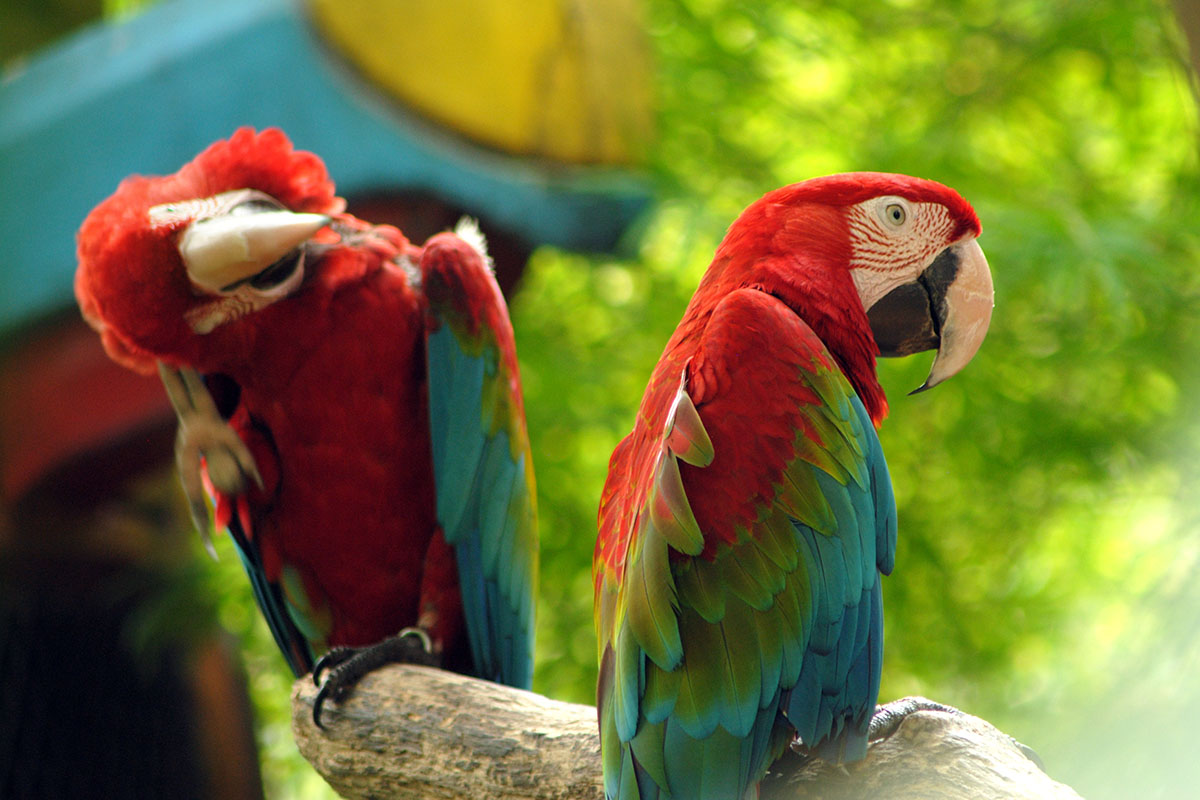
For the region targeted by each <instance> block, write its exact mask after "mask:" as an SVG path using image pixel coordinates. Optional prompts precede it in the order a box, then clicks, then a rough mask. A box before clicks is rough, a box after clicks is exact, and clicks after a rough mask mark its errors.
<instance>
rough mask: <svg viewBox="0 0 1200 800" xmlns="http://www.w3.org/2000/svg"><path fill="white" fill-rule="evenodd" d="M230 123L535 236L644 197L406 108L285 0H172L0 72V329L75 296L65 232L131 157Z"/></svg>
mask: <svg viewBox="0 0 1200 800" xmlns="http://www.w3.org/2000/svg"><path fill="white" fill-rule="evenodd" d="M241 125H252V126H254V127H257V128H264V127H268V126H272V125H274V126H278V127H280V128H282V129H283V130H284V131H286V132H287V134H288V136H289V137H290V138H291V139H292V141H293V142H294V143H295V144H296V146H297V147H298V148H301V149H305V150H311V151H313V152H315V153H317V154H319V155H320V156H321V157H322V158H323V159H324V161H325V163H326V164H327V166H328V167H329V172H330V174H331V175H332V176H333V178H334V180H335V181H336V183H337V188H338V193H339V194H341V195H343V196H345V195H354V194H358V193H362V192H368V191H373V190H389V189H403V190H425V191H430V192H433V193H435V194H437V195H439V196H441V197H443V198H444V199H446V200H447V201H448V202H449V203H452V204H453V205H456V206H459V207H461V208H463V209H464V210H466V211H468V212H470V213H475V214H478V215H481V216H485V217H487V218H488V219H490V220H491V222H492V223H493V224H495V225H498V226H501V227H504V228H507V229H508V230H510V231H512V232H513V233H515V234H517V235H519V236H521V237H522V238H524V239H525V240H527V241H528V242H530V243H532V244H542V243H546V244H553V245H557V246H560V247H564V248H569V249H578V250H591V251H609V250H611V249H613V248H614V247H615V246H616V245H617V242H618V240H619V238H620V237H621V234H622V233H623V232H624V230H625V229H626V228H627V227H628V225H629V224H630V223H631V222H632V221H633V219H634V218H635V217H636V216H637V215H638V214H639V213H640V212H641V211H642V210H643V209H644V208H645V207H646V206H647V205H648V203H649V200H650V198H649V194H648V190H647V185H646V183H645V182H644V181H643V180H641V179H640V178H638V177H637V176H636V175H634V174H632V173H629V172H624V171H620V170H616V169H606V168H599V167H571V166H565V165H556V164H552V163H549V162H539V161H534V160H529V159H521V158H516V157H509V156H505V155H503V154H500V153H497V152H493V151H488V150H485V149H482V148H480V147H478V146H475V145H471V144H469V143H467V142H465V141H463V140H461V139H459V138H457V137H455V136H454V135H453V134H450V133H448V132H446V131H445V130H443V129H439V128H435V127H433V126H432V125H429V124H428V123H426V122H424V121H423V120H420V119H418V118H416V117H415V116H412V115H410V114H406V113H405V112H404V111H403V110H402V109H399V108H397V107H396V105H395V104H394V103H392V102H391V101H389V100H386V99H384V97H383V96H382V95H381V94H379V93H378V92H376V91H375V90H373V89H372V88H371V87H369V86H368V85H366V84H365V83H364V82H363V81H362V80H361V79H359V78H358V77H357V76H356V75H354V74H352V73H351V72H350V71H349V70H348V69H346V68H345V67H344V66H343V65H342V64H340V63H339V62H337V61H335V60H334V59H333V58H332V57H331V56H330V55H329V54H328V53H327V52H325V50H324V49H323V48H322V46H321V44H320V42H319V41H318V40H317V39H316V37H315V35H314V33H313V32H312V30H311V29H310V28H309V26H308V25H307V23H306V21H305V18H304V13H303V10H302V8H301V6H300V4H299V2H298V0H256V2H246V0H172V1H170V2H164V3H161V4H159V5H157V6H155V7H153V8H151V9H149V10H148V11H146V12H144V13H142V14H140V15H138V16H136V17H133V18H132V19H129V20H128V21H125V22H119V23H108V24H104V25H98V26H95V27H93V28H90V29H88V30H85V31H84V32H82V33H81V34H79V35H77V36H74V37H72V38H70V39H68V40H65V41H64V42H63V43H61V44H60V45H57V46H55V47H53V48H51V49H49V50H47V51H45V52H44V53H42V54H40V55H39V56H38V57H36V58H34V59H32V60H30V61H29V62H28V63H26V64H24V65H23V66H21V67H19V68H17V69H10V70H9V72H8V73H7V74H5V76H4V77H3V79H0V221H2V222H3V225H4V239H5V244H6V246H5V247H4V260H3V261H2V262H0V330H6V329H9V328H11V327H12V326H13V325H16V324H19V323H21V322H23V321H25V320H28V319H30V318H32V317H34V316H36V315H39V314H42V313H45V312H48V311H52V310H55V309H59V308H62V307H65V306H67V305H69V304H70V303H72V302H73V297H72V294H71V283H72V279H73V275H74V271H75V231H76V230H77V229H78V227H79V224H80V223H81V222H82V221H83V218H84V216H85V215H86V214H87V212H88V211H89V210H90V209H91V208H92V207H93V206H94V205H95V204H96V203H98V202H99V201H101V200H103V199H104V198H105V197H107V196H108V195H109V194H111V193H112V192H113V190H114V189H115V188H116V186H117V184H118V183H119V182H120V180H121V179H122V178H123V177H125V176H126V175H129V174H132V173H143V174H164V173H170V172H174V171H175V170H176V169H178V168H179V167H180V166H181V165H182V164H184V163H185V162H187V161H188V160H190V159H191V158H192V157H193V156H194V155H195V154H196V153H198V152H199V151H200V150H202V149H203V148H204V147H206V146H207V145H208V144H209V143H211V142H212V141H214V140H216V139H220V138H225V137H228V136H229V135H230V134H231V133H232V132H233V131H234V129H236V128H237V127H239V126H241Z"/></svg>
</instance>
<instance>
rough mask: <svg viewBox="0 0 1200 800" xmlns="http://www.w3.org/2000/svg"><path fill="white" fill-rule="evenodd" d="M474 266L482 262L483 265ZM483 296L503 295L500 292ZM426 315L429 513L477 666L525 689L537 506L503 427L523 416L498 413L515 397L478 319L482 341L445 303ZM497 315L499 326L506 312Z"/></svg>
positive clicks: (513, 405) (512, 405)
mask: <svg viewBox="0 0 1200 800" xmlns="http://www.w3.org/2000/svg"><path fill="white" fill-rule="evenodd" d="M457 266H458V267H459V268H461V269H464V270H466V269H469V268H471V267H470V265H463V264H459V265H457ZM475 268H477V269H479V270H481V271H482V270H483V269H484V268H483V265H482V263H478V264H477V265H476V267H475ZM477 277H479V278H484V277H485V276H484V275H482V274H480V275H478V276H477ZM435 278H436V276H435V277H434V278H431V280H433V279H435ZM456 280H457V279H456ZM486 280H489V281H490V280H491V278H490V276H486ZM452 285H461V282H458V283H454V284H452ZM493 288H494V287H493ZM491 296H492V297H494V299H493V300H491V302H496V303H501V302H502V301H501V300H500V296H499V292H498V291H496V292H494V293H493V295H491ZM430 313H431V314H432V315H433V316H434V317H435V319H438V320H440V324H435V325H434V326H432V327H433V330H431V331H430V332H429V333H428V334H427V336H426V361H427V372H428V386H429V423H430V437H431V446H432V453H433V469H434V482H435V486H436V493H437V519H438V522H439V523H440V525H441V527H442V532H443V535H444V536H445V538H446V542H447V543H448V544H450V546H451V547H453V548H454V553H455V558H456V560H457V566H458V573H459V586H460V590H461V594H462V600H463V615H464V617H465V620H466V628H467V638H468V640H469V642H470V648H471V654H472V659H473V661H474V664H475V672H476V674H477V675H479V676H480V677H484V678H488V679H490V680H497V681H499V682H502V683H506V684H509V685H512V686H517V687H520V688H529V685H530V682H531V679H532V676H533V625H534V619H533V617H534V613H533V586H534V582H535V581H536V578H537V566H536V561H537V552H536V534H535V533H534V530H533V528H534V525H535V524H536V523H535V521H534V520H535V513H536V512H535V511H534V499H533V497H532V493H533V486H532V479H531V472H530V471H529V470H528V469H527V466H528V465H527V461H526V460H527V458H528V452H527V448H526V449H524V450H522V449H521V448H517V447H514V443H513V439H512V438H510V433H509V430H510V428H509V427H508V426H509V425H511V424H516V425H519V426H520V430H521V436H522V437H523V436H524V434H523V430H524V421H523V420H522V419H515V420H510V419H507V418H504V417H503V415H505V414H516V413H517V411H516V409H519V407H520V406H519V399H518V398H516V397H514V396H513V395H512V394H511V392H512V389H511V388H510V384H509V381H508V379H507V377H506V375H505V374H504V373H503V371H502V370H501V369H500V361H501V357H500V354H499V349H498V348H499V345H498V344H497V342H496V340H491V339H488V338H487V337H486V336H485V335H484V330H485V329H484V327H483V326H484V324H485V323H484V321H483V320H482V319H480V320H477V321H476V322H478V323H479V327H478V330H479V331H480V332H479V333H478V335H479V337H480V338H479V339H478V340H477V341H476V340H472V341H465V340H461V339H460V338H459V337H460V336H467V335H468V334H466V333H463V332H462V331H461V330H460V331H457V332H456V329H455V327H454V325H452V324H449V323H448V322H447V320H446V319H445V318H443V317H441V316H440V315H441V314H443V313H448V310H447V309H440V308H437V307H431V309H430ZM455 313H457V312H455ZM497 316H499V317H500V318H501V319H502V320H504V321H505V324H507V322H506V320H507V315H497ZM470 335H472V336H474V335H475V334H470Z"/></svg>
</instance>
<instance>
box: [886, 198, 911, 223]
mask: <svg viewBox="0 0 1200 800" xmlns="http://www.w3.org/2000/svg"><path fill="white" fill-rule="evenodd" d="M883 218H884V220H885V221H886V222H887V223H888V224H889V225H893V226H895V227H897V228H899V227H900V226H901V225H903V224H904V221H905V220H906V219H908V212H907V211H905V210H904V206H902V205H900V204H899V203H888V205H887V208H885V209H883Z"/></svg>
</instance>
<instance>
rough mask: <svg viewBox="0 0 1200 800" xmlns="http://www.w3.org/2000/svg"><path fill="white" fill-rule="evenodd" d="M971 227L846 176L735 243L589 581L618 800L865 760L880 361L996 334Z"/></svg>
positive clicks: (717, 799) (881, 518) (690, 313)
mask: <svg viewBox="0 0 1200 800" xmlns="http://www.w3.org/2000/svg"><path fill="white" fill-rule="evenodd" d="M978 235H979V221H978V219H977V218H976V216H975V213H974V211H973V210H972V209H971V207H970V206H969V205H968V204H967V203H966V201H964V200H963V199H962V198H961V197H960V196H959V195H958V194H957V193H956V192H954V191H953V190H951V189H948V188H947V187H945V186H942V185H941V184H938V183H934V182H932V181H927V180H921V179H918V178H911V177H907V176H904V175H889V174H881V173H854V174H847V175H833V176H830V177H825V178H816V179H813V180H809V181H805V182H803V183H798V184H794V185H792V186H786V187H784V188H782V189H778V190H776V191H773V192H770V193H768V194H767V195H765V196H764V197H762V198H761V199H759V200H758V201H757V202H755V203H753V204H752V205H751V206H750V207H749V208H747V209H746V211H745V212H743V213H742V215H741V216H740V217H739V218H738V219H737V220H736V221H735V222H734V223H733V225H732V226H731V227H730V229H729V232H728V233H727V234H726V236H725V239H724V240H723V241H722V242H721V245H720V247H718V249H717V252H716V257H715V258H714V259H713V262H712V265H711V266H710V267H709V268H708V271H707V272H706V273H705V275H704V278H703V279H702V280H701V282H700V286H699V288H698V289H697V291H696V294H695V295H694V296H693V297H692V300H691V303H690V304H689V305H688V307H687V310H686V311H685V312H684V315H683V320H682V321H681V322H680V324H679V327H678V328H676V330H675V333H674V335H673V336H672V337H671V339H670V341H669V342H668V343H667V346H666V350H665V351H664V352H663V355H662V358H661V359H660V361H659V362H658V366H657V367H655V369H654V373H653V375H652V376H651V378H650V384H649V386H648V388H647V389H646V393H645V395H644V397H643V398H642V404H641V408H640V409H639V411H638V416H637V421H636V423H635V425H634V428H633V432H632V433H630V435H628V436H626V437H625V439H624V440H622V441H621V443H620V444H619V445H618V446H617V448H616V451H615V452H614V453H613V455H612V460H611V462H610V464H609V474H608V481H607V483H606V484H605V487H604V493H603V496H602V499H601V502H600V514H599V527H600V535H599V539H598V540H597V542H596V551H595V558H594V562H593V570H594V580H595V615H596V626H597V633H598V639H599V642H598V644H599V658H600V679H599V686H598V692H597V694H598V701H599V702H598V705H599V721H600V736H601V745H602V751H603V759H604V786H605V793H606V795H607V796H608V797H609V798H622V800H626V799H627V798H643V800H645V799H647V798H676V800H706V799H711V800H734V799H735V798H753V797H756V796H757V793H758V783H759V781H760V780H761V779H762V777H763V775H764V774H765V772H766V770H767V768H768V765H769V764H770V763H771V762H772V761H773V760H774V759H775V758H777V757H778V756H779V755H780V754H781V752H782V750H783V748H784V746H785V745H786V743H787V742H788V741H789V740H790V739H792V738H793V737H798V739H799V740H800V742H801V743H802V744H803V745H804V746H806V747H807V748H808V749H809V750H810V751H812V752H815V753H816V754H818V755H820V756H821V757H823V758H826V759H830V760H834V761H853V760H856V759H859V758H862V757H863V755H864V754H865V752H866V746H867V730H868V723H869V721H870V719H871V716H872V713H873V712H874V710H875V702H876V699H877V697H878V694H879V680H880V670H881V662H882V633H883V617H882V599H881V594H880V574H881V573H882V574H884V575H886V574H888V573H890V572H891V570H892V562H893V557H894V553H895V546H896V507H895V501H894V498H893V495H892V487H891V483H890V479H889V477H888V471H887V465H886V464H885V462H884V458H883V453H882V451H881V450H880V446H879V439H878V438H877V436H876V433H875V427H876V426H877V425H879V423H880V422H882V420H883V418H884V416H885V415H886V413H887V401H886V399H885V397H884V393H883V390H882V389H881V388H880V385H879V381H878V379H877V378H876V374H875V358H876V355H877V354H880V353H881V352H882V354H883V355H903V354H906V353H910V352H916V351H918V350H926V349H932V348H935V347H936V348H937V349H938V354H937V358H936V359H935V360H934V363H933V368H932V371H931V373H930V376H929V379H928V380H927V381H926V382H925V384H924V385H923V386H922V387H921V388H928V387H930V386H933V385H934V384H937V383H939V382H940V381H942V380H945V379H946V378H948V377H949V376H950V375H953V374H954V373H955V372H957V371H958V370H959V369H961V368H962V367H963V366H964V365H965V364H966V363H967V362H968V361H969V360H970V359H971V357H972V356H973V355H974V354H975V351H976V350H977V349H978V347H979V345H980V343H981V342H982V340H983V337H984V334H985V333H986V331H987V326H988V322H989V320H990V318H991V309H992V281H991V274H990V273H989V271H988V267H987V261H986V260H985V258H984V256H983V251H982V250H980V248H979V245H978V244H977V243H976V241H975V240H976V237H977V236H978Z"/></svg>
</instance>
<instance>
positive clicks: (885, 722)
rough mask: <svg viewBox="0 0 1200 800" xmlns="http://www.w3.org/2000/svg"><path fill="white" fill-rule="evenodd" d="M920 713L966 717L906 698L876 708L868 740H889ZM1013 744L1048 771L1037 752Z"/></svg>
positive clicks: (922, 699) (926, 701)
mask: <svg viewBox="0 0 1200 800" xmlns="http://www.w3.org/2000/svg"><path fill="white" fill-rule="evenodd" d="M918 711H940V712H942V713H944V714H956V715H963V716H965V714H964V712H962V711H959V710H958V709H957V708H955V707H954V706H948V705H945V704H944V703H938V702H936V701H933V700H930V699H928V698H925V697H904V698H901V699H900V700H893V701H892V702H890V703H886V704H885V705H882V706H875V714H874V715H873V716H872V717H871V722H870V723H869V725H868V728H867V740H868V741H871V742H875V741H878V740H880V739H886V738H888V737H889V736H891V735H892V734H894V733H895V732H896V731H897V730H899V728H900V724H901V723H902V722H904V720H905V718H906V717H908V716H909V715H910V714H914V713H916V712H918ZM1012 743H1013V745H1014V746H1016V748H1017V749H1018V750H1020V751H1021V752H1022V753H1023V754H1024V755H1025V757H1026V758H1028V759H1029V760H1030V761H1032V762H1033V763H1034V764H1037V766H1038V769H1040V770H1042V771H1043V772H1045V771H1046V765H1045V764H1044V763H1043V762H1042V758H1041V756H1039V755H1038V754H1037V751H1035V750H1034V749H1033V748H1032V747H1029V746H1028V745H1026V744H1022V743H1021V742H1019V741H1017V740H1016V739H1013V740H1012Z"/></svg>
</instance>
